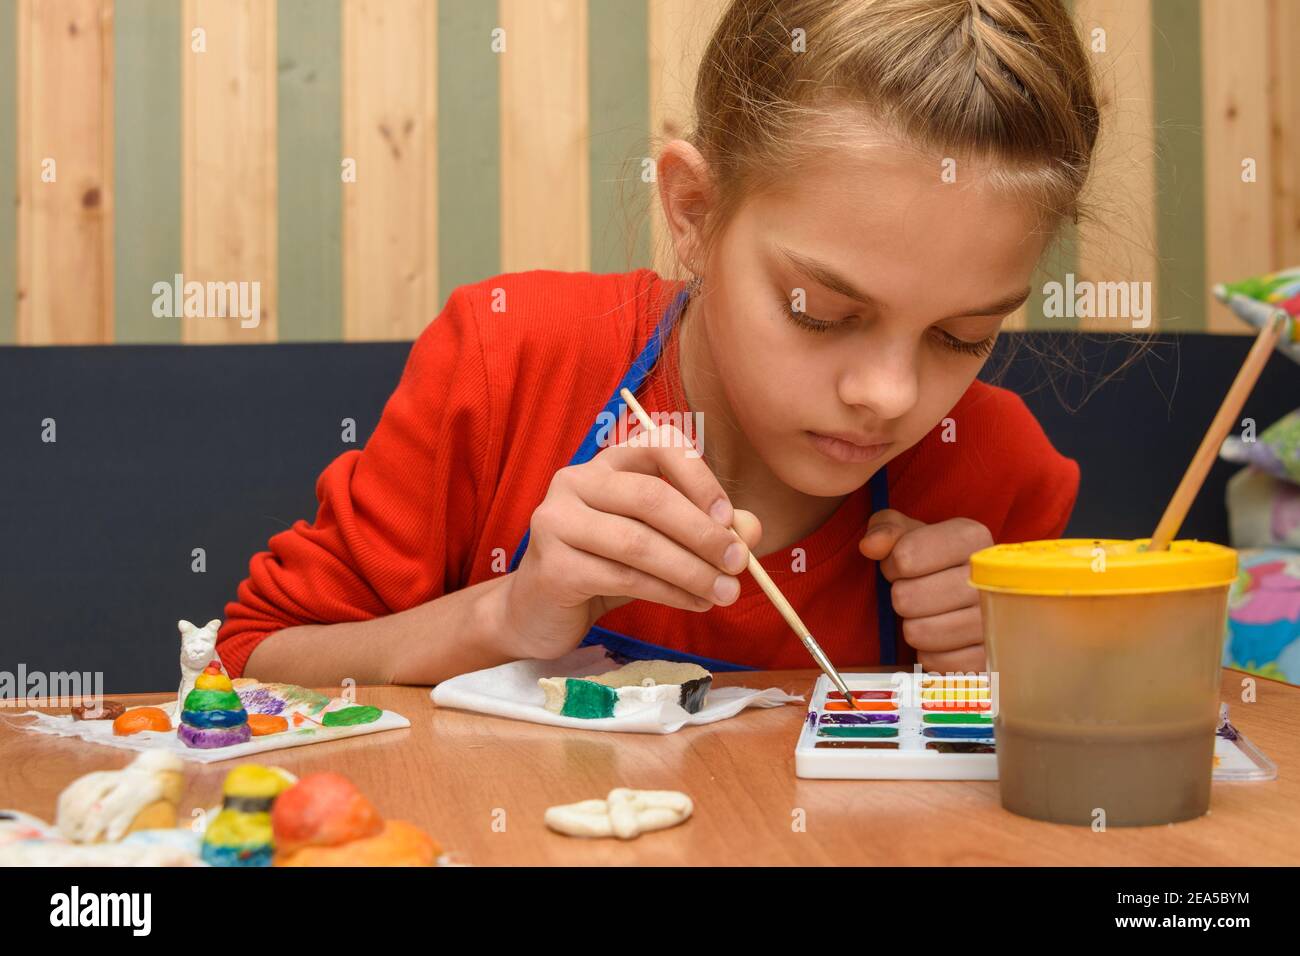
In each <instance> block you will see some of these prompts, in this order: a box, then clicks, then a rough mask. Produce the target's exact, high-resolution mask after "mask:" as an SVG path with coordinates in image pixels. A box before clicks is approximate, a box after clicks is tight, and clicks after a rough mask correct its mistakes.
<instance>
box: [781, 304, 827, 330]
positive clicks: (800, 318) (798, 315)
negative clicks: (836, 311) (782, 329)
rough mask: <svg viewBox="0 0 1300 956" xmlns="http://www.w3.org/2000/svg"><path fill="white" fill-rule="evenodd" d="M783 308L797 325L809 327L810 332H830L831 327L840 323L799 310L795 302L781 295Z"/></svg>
mask: <svg viewBox="0 0 1300 956" xmlns="http://www.w3.org/2000/svg"><path fill="white" fill-rule="evenodd" d="M781 309H782V311H784V312H785V314H786V317H787V318H789V319H790V320H791V321H792V322H794V324H795V325H797V326H799V327H800V328H804V329H808V330H809V331H810V332H829V331H830V330H831V329H833V328H835V326H837V325H839V324H840V323H838V322H826V321H824V320H822V319H815V318H813V317H812V316H811V315H809V314H808V313H807V312H800V311H798V310H797V309H796V308H795V307H794V303H793V302H791V301H790V300H789V299H787V298H786V297H785V296H781Z"/></svg>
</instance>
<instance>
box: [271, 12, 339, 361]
mask: <svg viewBox="0 0 1300 956" xmlns="http://www.w3.org/2000/svg"><path fill="white" fill-rule="evenodd" d="M276 17H277V21H278V22H277V26H276V42H277V44H278V47H279V49H278V51H277V91H278V97H279V99H278V107H277V110H278V117H279V120H278V122H279V129H278V131H277V134H276V135H277V149H278V151H279V154H278V159H277V164H278V166H277V175H278V180H279V186H278V197H279V198H278V203H277V209H278V216H279V236H278V240H277V241H278V257H279V270H280V272H279V283H280V288H279V314H280V319H279V322H280V326H279V335H280V341H282V342H304V341H338V340H339V339H341V338H343V192H342V191H343V190H344V189H348V188H351V186H350V185H348V184H345V183H344V182H343V179H342V165H341V164H342V161H343V129H342V124H343V87H342V80H341V72H340V67H339V61H340V56H341V49H342V31H343V8H342V5H341V3H340V2H339V0H333V2H324V3H323V2H321V0H278V4H277V7H276Z"/></svg>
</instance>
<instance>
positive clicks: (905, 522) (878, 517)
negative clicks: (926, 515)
mask: <svg viewBox="0 0 1300 956" xmlns="http://www.w3.org/2000/svg"><path fill="white" fill-rule="evenodd" d="M924 524H925V522H923V521H917V520H916V519H914V518H909V517H908V516H907V515H905V514H903V513H902V512H901V511H895V510H894V509H893V508H886V509H885V510H884V511H877V512H875V513H874V514H873V515H872V516H871V518H870V520H868V521H867V533H866V534H864V535H863V536H862V540H861V541H859V542H858V550H859V551H861V552H862V556H863V557H866V558H870V559H871V560H872V561H883V560H885V558H887V557H889V553H890V552H891V551H893V550H894V545H896V544H898V539H899V538H901V537H902V536H903V535H905V534H907V532H909V531H911V530H912V529H913V528H920V527H922V526H923V525H924Z"/></svg>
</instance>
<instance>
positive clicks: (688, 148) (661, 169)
mask: <svg viewBox="0 0 1300 956" xmlns="http://www.w3.org/2000/svg"><path fill="white" fill-rule="evenodd" d="M658 177H659V202H660V204H661V205H662V207H663V213H664V221H665V222H666V223H667V225H668V231H669V233H670V236H671V239H672V243H673V251H674V252H675V253H676V254H677V261H678V262H680V263H681V264H682V266H683V268H685V269H687V270H688V271H691V272H694V273H695V274H696V275H698V274H699V273H700V272H702V271H703V269H704V252H705V250H704V249H703V242H704V227H705V225H706V222H707V218H708V214H709V212H710V211H711V210H712V208H713V203H714V195H713V181H712V178H711V177H710V174H709V164H708V162H707V161H706V160H705V159H704V157H703V156H702V155H700V151H699V150H698V149H696V148H695V147H694V146H692V145H691V144H690V143H688V142H687V141H686V140H684V139H675V140H673V141H672V142H671V143H669V144H668V145H667V146H665V147H664V149H663V152H662V153H660V154H659V165H658Z"/></svg>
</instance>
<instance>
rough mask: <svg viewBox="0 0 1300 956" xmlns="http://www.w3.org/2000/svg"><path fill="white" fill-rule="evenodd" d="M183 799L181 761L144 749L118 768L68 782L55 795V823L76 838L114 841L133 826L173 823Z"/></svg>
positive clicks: (79, 840)
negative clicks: (61, 790)
mask: <svg viewBox="0 0 1300 956" xmlns="http://www.w3.org/2000/svg"><path fill="white" fill-rule="evenodd" d="M180 799H181V761H180V759H179V758H177V757H176V756H175V755H173V754H169V753H165V752H162V751H147V752H145V753H142V754H140V756H138V757H136V758H135V760H133V761H132V762H131V763H130V764H128V765H127V766H126V767H124V768H123V769H121V770H100V771H96V772H95V773H89V774H86V775H85V776H84V777H79V778H77V779H76V780H74V781H73V782H72V783H70V784H69V785H68V786H67V787H66V788H65V789H64V791H63V792H62V793H61V794H59V800H58V807H57V810H56V815H55V823H56V825H57V826H58V828H59V831H60V832H61V833H62V834H63V836H64V837H66V838H67V839H69V840H71V841H73V842H76V843H100V842H116V841H118V840H120V839H122V837H124V836H125V835H126V834H128V833H133V832H135V831H137V830H155V829H168V828H171V827H174V826H176V805H177V804H178V803H180Z"/></svg>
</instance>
